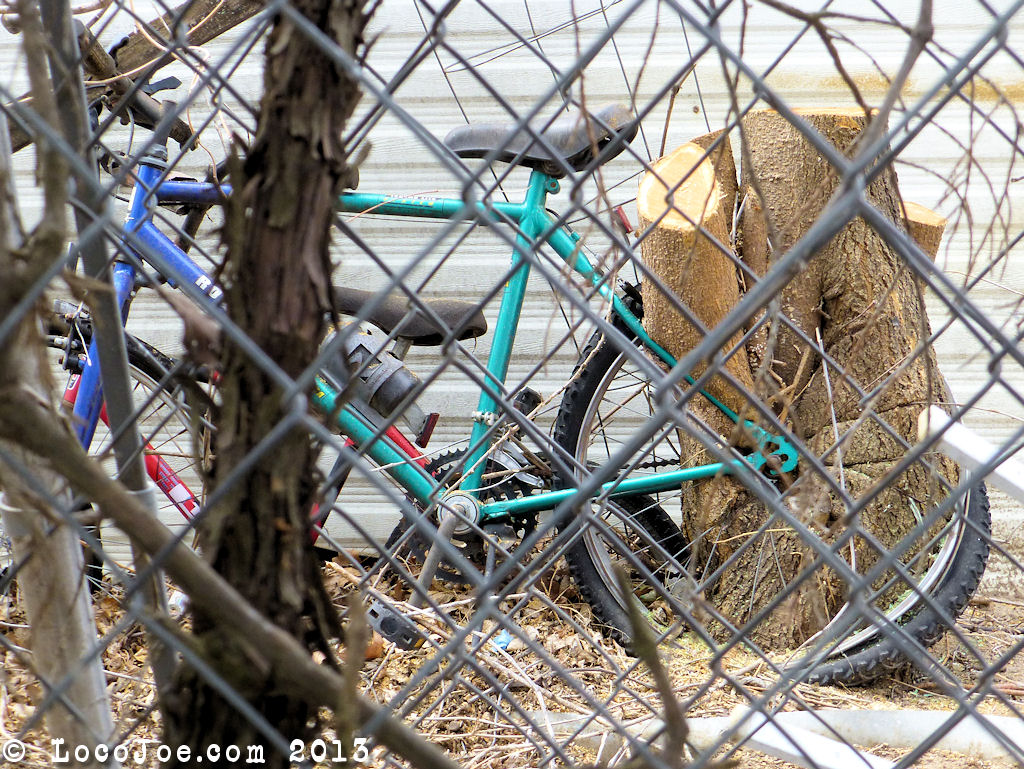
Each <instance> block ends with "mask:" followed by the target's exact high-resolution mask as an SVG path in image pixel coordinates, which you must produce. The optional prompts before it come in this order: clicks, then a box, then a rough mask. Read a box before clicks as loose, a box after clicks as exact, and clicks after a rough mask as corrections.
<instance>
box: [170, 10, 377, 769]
mask: <svg viewBox="0 0 1024 769" xmlns="http://www.w3.org/2000/svg"><path fill="white" fill-rule="evenodd" d="M292 7H293V8H295V9H296V10H298V11H299V12H301V13H302V14H303V15H304V16H305V17H306V18H307V19H308V20H310V21H311V22H313V23H314V24H315V25H316V26H317V27H318V28H319V29H321V30H322V31H323V32H324V33H326V34H327V35H328V36H329V37H330V38H331V39H332V40H334V41H335V43H336V44H337V45H339V46H340V47H341V48H342V49H343V50H345V51H346V52H348V53H349V54H350V55H354V54H355V53H356V50H357V48H358V47H359V46H360V45H361V35H362V30H363V28H364V25H365V22H366V17H365V14H364V11H363V8H362V4H361V3H360V2H358V1H357V0H299V1H298V2H294V3H292ZM266 57H267V60H266V67H265V93H264V96H263V99H262V101H261V105H260V114H259V118H258V128H257V133H256V137H255V140H254V142H253V145H252V147H251V148H249V150H248V153H247V158H246V160H245V165H244V171H243V172H241V174H240V175H241V177H242V178H241V179H239V178H237V177H238V175H239V173H238V172H233V175H234V176H235V177H236V178H235V185H234V189H235V194H234V197H233V198H232V201H231V202H230V204H229V208H228V212H227V223H226V226H225V231H226V236H225V237H226V240H227V245H228V256H227V260H226V268H225V273H224V278H225V283H226V294H225V295H226V299H227V303H228V307H229V311H230V314H231V316H232V318H233V319H234V320H235V322H236V323H238V325H239V326H240V327H241V328H242V329H244V330H245V331H246V332H247V334H248V336H249V338H250V339H251V340H252V342H253V343H255V344H256V345H258V346H259V347H260V348H261V349H262V350H263V351H264V352H265V353H267V354H268V355H269V356H270V358H272V359H273V360H274V362H275V363H276V364H277V365H278V366H279V367H280V369H281V370H282V371H283V372H284V373H285V374H287V375H288V376H290V377H297V376H298V375H299V374H301V373H302V372H303V371H304V369H305V367H306V366H307V365H309V363H310V362H311V361H312V360H313V359H314V357H315V356H316V353H317V349H318V345H319V342H320V340H321V339H322V337H323V334H324V332H325V317H326V314H327V313H328V312H329V311H330V308H331V304H330V295H329V287H330V278H331V264H330V259H329V255H328V244H329V240H330V228H331V222H332V215H333V210H334V206H335V203H336V200H337V196H338V194H339V193H340V192H341V190H342V188H343V187H344V186H345V185H346V183H347V180H348V178H349V176H350V173H351V172H350V169H349V167H348V165H347V163H346V155H345V149H344V147H343V146H342V134H343V129H344V125H345V121H346V119H347V118H348V117H349V115H350V114H351V112H352V110H353V109H354V107H355V104H356V102H357V100H358V90H357V87H356V84H355V83H354V82H353V81H352V80H351V79H350V78H349V77H348V76H347V75H346V74H345V72H344V71H343V70H342V69H341V68H339V67H338V66H336V65H335V64H334V63H333V62H332V61H331V60H330V59H329V58H328V57H327V56H326V55H325V53H324V52H323V50H322V49H321V48H320V47H319V46H318V45H317V44H316V43H313V42H311V41H310V40H309V38H308V37H307V36H306V35H304V34H302V33H301V32H299V31H298V30H297V29H296V28H295V27H294V25H292V24H291V23H290V22H288V21H287V20H285V19H283V18H279V19H278V20H277V21H276V22H275V25H274V28H273V30H272V32H271V34H270V37H269V39H268V41H267V54H266ZM222 382H223V384H222V386H221V390H220V395H221V407H220V413H219V415H218V419H217V433H216V439H215V440H216V443H215V446H216V452H215V453H216V465H215V468H214V472H213V481H214V484H221V483H224V482H226V480H227V479H228V478H229V477H230V476H231V474H232V472H233V471H234V469H235V468H236V467H238V466H239V464H241V463H242V462H244V461H246V460H247V459H248V458H249V456H250V454H251V453H252V452H253V450H254V449H255V448H256V447H257V445H258V444H259V443H260V442H261V441H262V440H263V439H264V438H265V437H266V436H267V435H268V434H269V433H270V432H271V431H272V430H274V429H275V428H276V427H277V426H278V425H279V424H280V423H281V422H282V421H283V420H285V419H287V418H288V417H289V416H291V415H292V414H291V412H292V409H293V405H294V404H293V403H292V402H285V401H283V400H282V397H283V394H282V388H281V385H280V383H279V382H278V381H277V380H276V379H275V378H274V377H273V376H272V375H271V373H269V372H267V371H265V370H264V369H263V368H261V367H260V366H259V365H258V364H257V363H256V362H255V361H253V360H252V358H251V356H250V355H249V354H248V353H247V351H246V350H245V349H244V348H242V347H240V346H239V345H237V344H235V343H232V342H228V343H227V344H226V347H225V359H224V376H223V379H222ZM316 488H317V483H316V451H315V447H314V445H313V442H312V439H311V437H310V435H309V434H308V432H307V431H306V430H305V429H303V427H302V426H301V424H297V425H295V427H294V429H292V430H290V431H288V432H287V434H286V435H285V436H284V437H283V438H282V439H281V440H280V441H279V442H278V443H277V444H276V445H274V446H273V448H272V449H271V450H270V451H268V452H266V453H264V454H263V455H262V456H261V457H260V458H259V459H258V460H257V461H256V463H255V464H254V466H253V467H252V469H251V470H250V471H248V472H247V473H246V474H245V475H244V477H243V478H242V479H241V480H240V481H238V482H236V484H235V485H234V486H233V487H232V488H231V489H230V490H229V492H228V495H227V497H226V499H225V500H224V501H223V502H222V503H221V504H220V505H219V506H218V507H217V508H215V509H214V510H212V511H211V512H212V514H211V515H210V517H209V519H208V520H207V521H206V524H205V525H204V527H203V531H202V532H201V535H202V538H203V541H204V549H205V551H206V553H207V554H208V556H209V557H210V558H211V560H212V563H213V565H214V567H215V568H216V570H217V571H218V572H220V573H221V574H222V575H224V577H225V578H226V579H227V580H228V582H229V583H231V584H232V585H233V586H235V588H237V589H238V590H239V592H241V593H242V595H243V596H245V597H246V598H247V599H248V600H249V601H251V602H252V604H253V606H255V607H257V608H258V609H259V610H260V611H261V612H262V613H263V614H264V615H265V616H267V617H268V618H269V619H270V620H271V621H272V622H274V623H275V624H276V625H278V626H279V627H281V628H284V629H287V630H288V631H289V632H291V633H294V634H296V636H297V637H299V638H300V639H302V641H303V643H304V644H305V645H306V646H307V648H308V649H309V651H310V652H311V653H312V652H316V651H318V652H320V653H322V654H324V656H325V657H326V658H327V660H328V662H327V664H335V663H334V662H333V654H332V652H331V649H330V647H329V646H328V643H327V641H328V638H330V637H332V636H338V635H340V629H339V627H338V621H337V619H336V616H335V614H334V610H333V609H332V607H331V606H330V602H329V600H328V598H327V596H326V593H325V591H324V589H323V585H322V582H321V580H320V574H319V567H318V563H317V561H316V558H315V556H314V553H313V550H312V547H311V538H310V530H309V526H310V511H311V510H312V509H313V503H314V501H315V500H314V495H315V491H316ZM195 630H196V634H197V636H198V637H199V638H200V640H201V641H202V642H203V645H204V647H205V648H206V649H207V651H209V652H214V651H216V654H215V656H216V657H218V658H219V659H220V660H221V661H222V662H223V663H224V664H225V666H226V669H227V670H229V671H231V672H232V675H231V676H229V680H230V681H231V683H232V684H233V685H234V686H235V687H236V689H238V690H239V691H240V692H241V693H242V694H243V695H244V696H245V697H246V698H247V699H248V701H249V702H250V703H251V704H252V705H253V706H254V707H255V708H256V709H257V710H258V712H259V713H260V714H261V715H263V716H264V717H265V718H266V719H267V720H268V721H269V722H270V723H271V724H273V725H274V726H275V727H276V728H277V730H278V731H279V732H280V733H281V734H282V735H283V736H284V737H285V738H286V739H288V740H292V739H309V738H310V737H311V736H312V733H313V732H314V731H315V721H316V718H317V713H316V711H315V710H312V709H310V707H309V705H308V704H307V702H305V701H302V700H297V699H295V698H293V697H290V696H288V695H287V694H285V693H284V689H285V688H286V687H284V686H283V685H282V682H280V681H277V680H276V679H275V671H274V670H267V669H254V668H253V667H252V666H250V665H249V664H248V662H247V660H246V655H245V650H244V649H242V648H239V647H238V646H237V645H236V644H235V643H233V642H231V641H230V639H227V638H225V637H224V636H223V635H222V634H220V633H219V632H218V631H217V628H216V626H215V625H214V624H213V623H211V622H209V621H208V620H207V619H205V618H203V617H200V616H197V617H196V621H195ZM178 684H179V685H178V687H177V688H178V691H177V694H176V696H175V697H174V698H173V699H171V700H170V701H168V702H167V703H166V708H167V711H168V715H169V717H168V728H167V740H168V742H169V743H170V744H188V745H190V746H192V747H193V748H195V749H200V750H205V748H206V747H207V746H209V745H213V744H220V745H225V744H255V743H258V742H262V737H261V735H260V733H259V731H258V730H257V729H256V727H255V726H254V725H252V724H250V723H248V722H247V721H245V720H244V719H243V718H242V717H241V716H239V714H238V713H237V711H236V710H235V709H234V708H232V707H231V706H230V705H229V704H228V703H227V702H226V701H225V700H224V699H223V698H222V697H221V695H220V694H218V693H217V692H216V691H215V690H214V688H213V687H212V686H210V685H209V684H208V683H207V682H206V681H204V680H202V679H201V677H200V676H199V675H198V674H197V673H195V671H193V670H191V669H188V668H185V669H183V670H182V671H180V675H179V680H178ZM268 754H270V755H268V758H269V759H270V760H269V762H268V763H269V765H270V766H279V767H285V766H287V765H288V761H287V756H283V755H280V754H278V753H276V752H273V751H268Z"/></svg>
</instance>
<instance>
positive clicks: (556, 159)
mask: <svg viewBox="0 0 1024 769" xmlns="http://www.w3.org/2000/svg"><path fill="white" fill-rule="evenodd" d="M636 132H637V122H636V120H634V119H633V113H632V112H630V110H629V108H628V107H625V106H623V105H621V104H608V105H606V106H604V107H601V108H600V109H598V110H596V111H595V112H591V113H589V114H588V113H584V112H581V111H578V110H574V111H572V112H570V113H568V114H566V115H564V116H562V117H560V118H558V119H557V120H555V121H554V122H553V123H551V124H550V125H548V126H547V127H546V128H544V127H543V126H542V125H539V124H538V125H536V127H533V126H531V127H530V128H526V127H524V126H520V125H519V124H518V123H515V122H512V123H478V124H475V125H474V124H470V125H466V126H462V127H460V128H456V129H455V130H454V131H452V132H451V133H449V134H448V135H447V136H446V137H444V143H445V146H447V147H448V148H449V149H450V150H451V151H452V152H454V153H455V154H456V155H458V156H459V157H460V158H483V157H494V159H495V160H501V161H503V162H505V163H516V164H518V165H523V166H526V167H528V168H534V169H537V170H539V171H543V172H544V173H546V174H549V175H551V176H556V177H562V176H565V175H566V174H567V173H568V171H569V169H572V170H573V171H582V170H583V169H584V168H586V167H587V166H588V165H589V164H590V163H591V162H592V161H593V160H594V159H595V158H598V157H599V158H600V162H601V163H607V162H608V161H609V160H611V159H612V158H613V157H615V156H616V155H618V154H619V153H620V152H622V151H623V150H624V149H625V148H626V145H627V144H628V143H629V142H630V141H632V140H633V137H634V136H636ZM538 135H540V136H542V137H543V139H544V141H543V142H541V141H539V140H538V139H537V137H538Z"/></svg>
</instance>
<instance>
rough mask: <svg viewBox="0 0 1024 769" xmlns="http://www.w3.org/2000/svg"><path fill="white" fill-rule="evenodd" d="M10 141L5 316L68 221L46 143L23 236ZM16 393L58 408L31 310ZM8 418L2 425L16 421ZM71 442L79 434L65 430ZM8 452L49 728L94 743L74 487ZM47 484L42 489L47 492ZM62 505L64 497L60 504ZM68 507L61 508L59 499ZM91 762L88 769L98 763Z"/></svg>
mask: <svg viewBox="0 0 1024 769" xmlns="http://www.w3.org/2000/svg"><path fill="white" fill-rule="evenodd" d="M22 9H23V10H22V12H23V13H25V12H26V11H27V12H28V14H29V15H30V16H31V19H26V23H27V24H29V25H30V28H29V29H28V30H26V38H25V39H26V43H30V44H32V45H33V46H34V47H35V48H36V50H34V51H30V52H28V60H29V69H30V72H31V76H32V79H33V86H34V87H35V89H36V92H37V93H40V95H41V97H42V98H41V101H40V102H39V103H40V105H41V109H42V114H43V116H44V118H46V119H48V120H49V121H51V124H53V125H55V124H56V120H57V112H56V109H55V106H56V105H55V103H54V101H53V96H52V93H50V90H51V89H52V85H51V83H50V82H49V80H48V79H47V77H46V65H45V61H44V60H43V56H42V52H43V50H44V49H45V44H44V42H43V36H42V25H41V22H40V20H39V18H38V16H37V15H36V11H35V9H28V8H27V4H24V5H23V6H22ZM10 160H11V148H10V143H9V139H8V131H7V119H6V117H5V116H4V115H3V113H0V275H3V276H4V279H3V281H0V317H3V318H7V317H9V316H10V314H11V313H12V312H14V311H15V309H16V308H17V305H18V303H19V302H20V301H21V299H22V297H23V296H24V295H25V294H26V293H27V292H28V291H29V290H30V289H31V288H32V287H33V286H34V285H35V284H36V282H37V281H38V280H39V279H40V278H41V276H42V275H43V274H44V273H45V271H46V269H47V268H48V267H49V265H50V264H51V263H52V262H53V260H55V259H60V258H61V246H62V245H63V235H64V229H65V226H66V218H65V215H64V205H65V202H66V191H67V181H68V179H67V165H66V164H65V163H64V161H63V158H62V157H61V156H60V154H59V153H58V152H55V151H53V150H52V148H49V147H48V146H44V147H43V148H41V151H40V153H39V177H40V179H41V180H42V182H43V185H44V187H45V189H46V195H45V197H46V209H45V216H44V217H43V222H42V223H41V225H40V226H39V227H38V228H37V229H36V231H35V232H33V233H32V234H31V235H30V236H29V237H28V238H27V240H26V242H18V241H19V237H18V233H19V232H20V230H21V227H20V222H19V221H18V215H17V210H16V207H15V197H14V187H13V172H12V168H11V163H10ZM12 393H17V394H19V395H20V396H22V397H28V398H31V399H32V400H33V401H34V402H36V403H43V404H46V406H47V407H48V408H50V409H52V411H53V413H57V411H58V409H57V406H56V402H55V401H56V399H55V398H54V388H53V377H52V374H51V372H50V366H49V363H48V361H47V359H46V353H45V351H44V348H43V337H42V333H41V329H40V327H39V319H38V317H37V316H36V313H35V311H34V310H32V311H29V312H28V313H27V314H26V315H25V316H24V317H23V318H22V319H21V322H20V323H18V324H17V326H15V328H14V330H13V331H12V332H11V334H10V336H9V337H8V338H7V339H6V340H4V343H3V344H0V400H3V401H7V400H9V399H11V395H12ZM5 422H6V420H4V419H3V418H2V417H0V432H3V431H4V430H3V428H4V427H7V426H9V424H4V423H5ZM66 436H67V438H68V439H69V440H74V438H73V437H72V436H71V435H70V433H66ZM0 447H2V448H3V449H4V453H5V454H6V455H7V456H10V457H14V458H15V459H17V460H18V461H19V463H20V465H21V468H26V467H28V468H33V477H32V478H31V479H27V478H26V477H24V476H23V475H22V471H21V469H20V468H18V467H14V466H11V465H9V464H8V463H6V462H0V488H2V489H3V494H2V495H0V501H2V503H3V504H2V505H0V514H2V522H3V527H4V531H5V533H6V534H7V535H8V536H9V537H10V538H11V541H12V544H13V549H14V562H15V564H17V565H18V588H19V595H20V597H21V600H22V601H23V603H24V608H25V613H26V615H27V617H28V620H29V625H30V627H31V640H30V645H31V648H32V663H33V665H34V667H35V669H36V672H38V674H39V676H40V678H41V680H43V681H44V682H46V684H47V685H50V686H56V685H60V684H62V683H63V682H64V681H65V680H66V679H67V678H68V677H71V678H72V681H71V683H70V685H69V686H68V688H67V689H66V691H65V692H64V694H63V696H62V698H61V700H60V701H58V702H56V703H54V704H53V705H52V706H51V708H50V709H49V710H48V711H47V712H46V713H45V721H46V728H47V731H48V733H49V735H50V736H51V737H53V738H59V739H63V740H64V741H65V743H66V744H68V745H85V746H88V747H89V748H95V747H96V746H97V744H98V743H99V742H101V741H102V740H104V739H107V738H109V737H111V736H112V735H113V731H114V724H113V719H112V717H111V713H110V699H109V697H108V695H107V690H106V678H105V676H104V672H103V665H102V662H101V661H100V659H99V658H94V659H92V660H91V661H90V662H88V663H84V664H83V663H82V660H84V659H86V658H87V656H88V654H89V653H90V651H91V650H92V647H93V646H94V645H95V644H96V642H97V640H98V639H97V633H96V625H95V623H94V621H93V617H92V602H91V600H90V596H89V590H88V587H87V583H86V581H85V579H84V565H83V559H82V547H81V543H80V541H79V538H78V536H77V535H76V533H75V531H74V530H73V529H72V528H71V527H70V526H68V525H67V523H66V521H63V520H62V519H61V514H62V513H63V514H64V515H70V511H69V508H70V502H71V499H70V494H68V493H67V487H66V484H65V483H64V481H63V479H62V478H60V476H59V475H58V474H57V473H56V472H54V471H53V469H52V468H49V467H39V466H38V463H36V462H35V461H34V457H33V455H32V454H31V453H30V452H29V451H27V450H26V449H24V448H23V447H22V446H21V445H20V444H19V443H18V441H14V440H11V439H10V438H9V437H7V438H6V439H0ZM40 491H42V492H43V493H42V494H41V493H40ZM54 503H56V504H54ZM61 505H63V509H61V508H60V506H61ZM98 765H99V764H98V762H96V761H88V762H85V763H84V764H83V766H85V767H94V766H98Z"/></svg>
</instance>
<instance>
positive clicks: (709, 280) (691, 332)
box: [637, 143, 753, 411]
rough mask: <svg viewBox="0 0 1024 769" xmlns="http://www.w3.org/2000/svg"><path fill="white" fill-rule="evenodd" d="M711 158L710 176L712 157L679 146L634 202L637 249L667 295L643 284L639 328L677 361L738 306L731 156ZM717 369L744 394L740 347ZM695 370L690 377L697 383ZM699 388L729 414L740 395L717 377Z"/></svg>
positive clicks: (747, 377)
mask: <svg viewBox="0 0 1024 769" xmlns="http://www.w3.org/2000/svg"><path fill="white" fill-rule="evenodd" d="M715 155H717V157H718V158H719V159H720V160H722V159H726V158H727V160H728V162H718V164H717V166H718V167H717V173H716V162H715V159H714V157H711V158H709V157H707V153H706V151H705V149H704V148H703V147H702V146H701V145H699V144H697V143H689V144H684V145H683V146H681V147H680V148H679V149H677V150H676V151H675V152H673V153H671V154H670V155H666V156H665V157H663V158H662V159H661V160H659V161H658V162H657V163H655V164H654V166H653V167H652V168H651V170H650V171H649V172H648V173H646V174H645V175H644V178H643V180H642V181H641V183H640V192H639V194H638V196H637V209H638V212H639V216H640V228H641V230H647V229H648V228H650V232H648V233H647V235H646V237H644V239H643V242H642V250H643V258H644V262H645V263H646V264H647V266H648V267H649V268H650V270H651V271H652V272H653V273H654V274H655V275H657V276H658V277H659V279H660V280H661V282H662V283H663V284H664V286H665V288H666V289H668V291H670V292H671V294H666V293H665V291H663V290H662V289H661V288H659V287H658V286H656V285H654V283H653V282H652V281H650V280H646V281H644V282H643V286H642V291H643V302H644V326H645V327H646V328H647V330H648V333H656V337H655V338H656V339H658V340H660V341H661V343H662V345H663V346H664V347H665V349H666V350H668V351H669V352H670V353H671V354H672V355H673V356H674V357H675V358H676V359H677V360H678V359H679V358H681V357H682V356H683V355H684V354H685V353H686V352H688V351H689V350H692V349H693V348H694V346H696V344H697V343H698V342H699V341H700V339H701V338H702V337H703V336H704V333H705V332H706V329H708V328H713V327H714V326H715V325H716V324H717V323H719V322H720V321H721V320H722V318H724V317H725V315H726V313H727V312H729V310H730V309H732V307H733V306H734V305H735V304H736V302H737V301H738V300H739V282H738V281H737V278H736V265H735V260H734V257H733V256H732V248H731V245H730V244H731V240H732V238H731V223H732V209H733V203H734V201H735V198H736V171H735V168H734V167H733V166H732V162H731V161H732V153H731V152H725V151H723V152H717V153H715ZM709 286H714V287H715V288H714V290H711V291H709V290H708V287H709ZM673 297H675V299H674V298H673ZM739 342H740V336H739V335H736V336H735V337H734V338H733V339H732V340H731V345H730V346H731V347H733V348H737V346H738V345H739ZM725 368H726V370H727V371H728V372H729V373H730V374H732V376H733V377H735V378H736V379H737V380H738V381H739V382H740V383H741V384H742V385H743V386H744V387H745V388H746V389H750V388H752V386H753V378H752V376H751V373H750V366H749V364H748V363H747V355H746V351H745V350H744V349H743V347H738V349H737V350H736V353H735V355H732V356H731V357H729V359H728V360H727V361H726V362H725ZM703 370H704V366H702V367H701V368H700V369H698V370H696V371H694V372H692V373H693V375H694V376H699V375H700V374H701V373H703ZM707 389H708V391H709V392H711V393H712V394H713V395H714V396H715V397H717V398H719V399H720V400H722V401H723V402H724V403H725V404H726V405H728V406H729V407H730V408H732V409H733V410H736V411H738V410H739V409H740V408H741V407H742V405H743V403H744V396H743V395H742V393H741V392H740V391H738V390H736V388H735V387H732V386H730V385H729V384H727V382H726V380H725V379H724V378H723V377H720V376H716V377H714V378H713V379H712V380H711V382H710V383H709V384H708V387H707Z"/></svg>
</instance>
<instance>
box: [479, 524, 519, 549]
mask: <svg viewBox="0 0 1024 769" xmlns="http://www.w3.org/2000/svg"><path fill="white" fill-rule="evenodd" d="M483 529H484V532H485V533H486V534H487V537H488V539H493V540H495V541H496V542H497V543H498V544H499V545H501V546H502V547H507V546H509V545H514V544H516V543H517V542H518V541H519V535H518V534H516V531H515V529H513V528H512V527H511V526H509V525H508V524H507V523H489V524H487V525H485V526H484V527H483Z"/></svg>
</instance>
